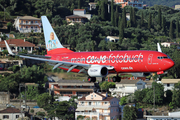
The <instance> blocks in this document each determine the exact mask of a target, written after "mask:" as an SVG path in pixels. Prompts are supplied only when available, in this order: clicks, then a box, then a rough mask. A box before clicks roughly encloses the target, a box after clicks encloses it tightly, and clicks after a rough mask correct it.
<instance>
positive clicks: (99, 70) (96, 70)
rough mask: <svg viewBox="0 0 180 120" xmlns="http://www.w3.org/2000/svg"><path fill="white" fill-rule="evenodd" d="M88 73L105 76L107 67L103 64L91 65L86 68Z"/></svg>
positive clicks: (92, 75)
mask: <svg viewBox="0 0 180 120" xmlns="http://www.w3.org/2000/svg"><path fill="white" fill-rule="evenodd" d="M88 75H89V76H90V77H106V76H107V75H108V69H107V68H106V67H104V66H92V67H90V68H89V69H88Z"/></svg>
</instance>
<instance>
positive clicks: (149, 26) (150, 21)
mask: <svg viewBox="0 0 180 120" xmlns="http://www.w3.org/2000/svg"><path fill="white" fill-rule="evenodd" d="M151 25H152V16H151V13H149V19H148V29H150V28H151Z"/></svg>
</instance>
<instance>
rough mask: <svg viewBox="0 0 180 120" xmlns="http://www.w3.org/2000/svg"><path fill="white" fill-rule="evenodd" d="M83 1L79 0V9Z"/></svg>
mask: <svg viewBox="0 0 180 120" xmlns="http://www.w3.org/2000/svg"><path fill="white" fill-rule="evenodd" d="M81 3H82V1H81V0H78V9H81V6H82V5H81Z"/></svg>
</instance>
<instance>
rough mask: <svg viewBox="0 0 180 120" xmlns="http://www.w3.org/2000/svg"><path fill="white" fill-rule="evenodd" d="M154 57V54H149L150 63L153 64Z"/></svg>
mask: <svg viewBox="0 0 180 120" xmlns="http://www.w3.org/2000/svg"><path fill="white" fill-rule="evenodd" d="M152 58H153V54H149V56H148V64H149V65H151V64H152Z"/></svg>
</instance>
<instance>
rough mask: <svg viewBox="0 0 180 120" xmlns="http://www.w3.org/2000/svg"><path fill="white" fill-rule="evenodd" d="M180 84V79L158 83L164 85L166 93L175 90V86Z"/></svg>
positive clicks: (164, 80)
mask: <svg viewBox="0 0 180 120" xmlns="http://www.w3.org/2000/svg"><path fill="white" fill-rule="evenodd" d="M178 82H180V79H162V80H161V81H158V83H161V84H163V86H164V91H167V90H173V88H174V84H176V83H178Z"/></svg>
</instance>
